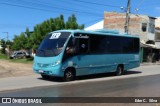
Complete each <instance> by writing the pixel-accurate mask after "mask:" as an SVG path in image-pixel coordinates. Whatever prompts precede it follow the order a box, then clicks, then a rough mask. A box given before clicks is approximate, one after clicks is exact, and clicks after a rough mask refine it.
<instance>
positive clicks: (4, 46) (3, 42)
mask: <svg viewBox="0 0 160 106" xmlns="http://www.w3.org/2000/svg"><path fill="white" fill-rule="evenodd" d="M1 47H2V49H1V53H2V54H6V50H5V48H6V42H5V40H3V39H2V40H1Z"/></svg>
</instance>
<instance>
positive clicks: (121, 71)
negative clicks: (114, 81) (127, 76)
mask: <svg viewBox="0 0 160 106" xmlns="http://www.w3.org/2000/svg"><path fill="white" fill-rule="evenodd" d="M115 74H116V76H120V75H122V74H123V67H122V66H118V67H117V70H116V72H115Z"/></svg>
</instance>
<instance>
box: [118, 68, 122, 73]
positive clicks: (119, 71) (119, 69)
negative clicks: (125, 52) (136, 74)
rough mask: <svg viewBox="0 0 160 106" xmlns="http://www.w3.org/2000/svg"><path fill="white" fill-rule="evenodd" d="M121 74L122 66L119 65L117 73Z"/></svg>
mask: <svg viewBox="0 0 160 106" xmlns="http://www.w3.org/2000/svg"><path fill="white" fill-rule="evenodd" d="M121 74H122V68H121V67H118V69H117V75H121Z"/></svg>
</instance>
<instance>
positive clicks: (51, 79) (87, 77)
mask: <svg viewBox="0 0 160 106" xmlns="http://www.w3.org/2000/svg"><path fill="white" fill-rule="evenodd" d="M140 73H142V72H141V71H127V72H125V73H124V74H123V75H122V76H124V75H132V74H140ZM113 76H115V73H103V74H94V75H85V76H78V77H76V80H88V79H96V78H105V77H113ZM38 79H40V80H46V81H53V82H64V81H63V78H59V77H50V78H48V79H43V78H38Z"/></svg>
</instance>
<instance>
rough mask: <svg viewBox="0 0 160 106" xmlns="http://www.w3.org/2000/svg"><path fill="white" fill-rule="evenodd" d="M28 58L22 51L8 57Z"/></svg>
mask: <svg viewBox="0 0 160 106" xmlns="http://www.w3.org/2000/svg"><path fill="white" fill-rule="evenodd" d="M27 57H29V54H28V53H27V52H24V51H16V52H14V53H13V54H12V55H10V58H11V59H16V58H27Z"/></svg>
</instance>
